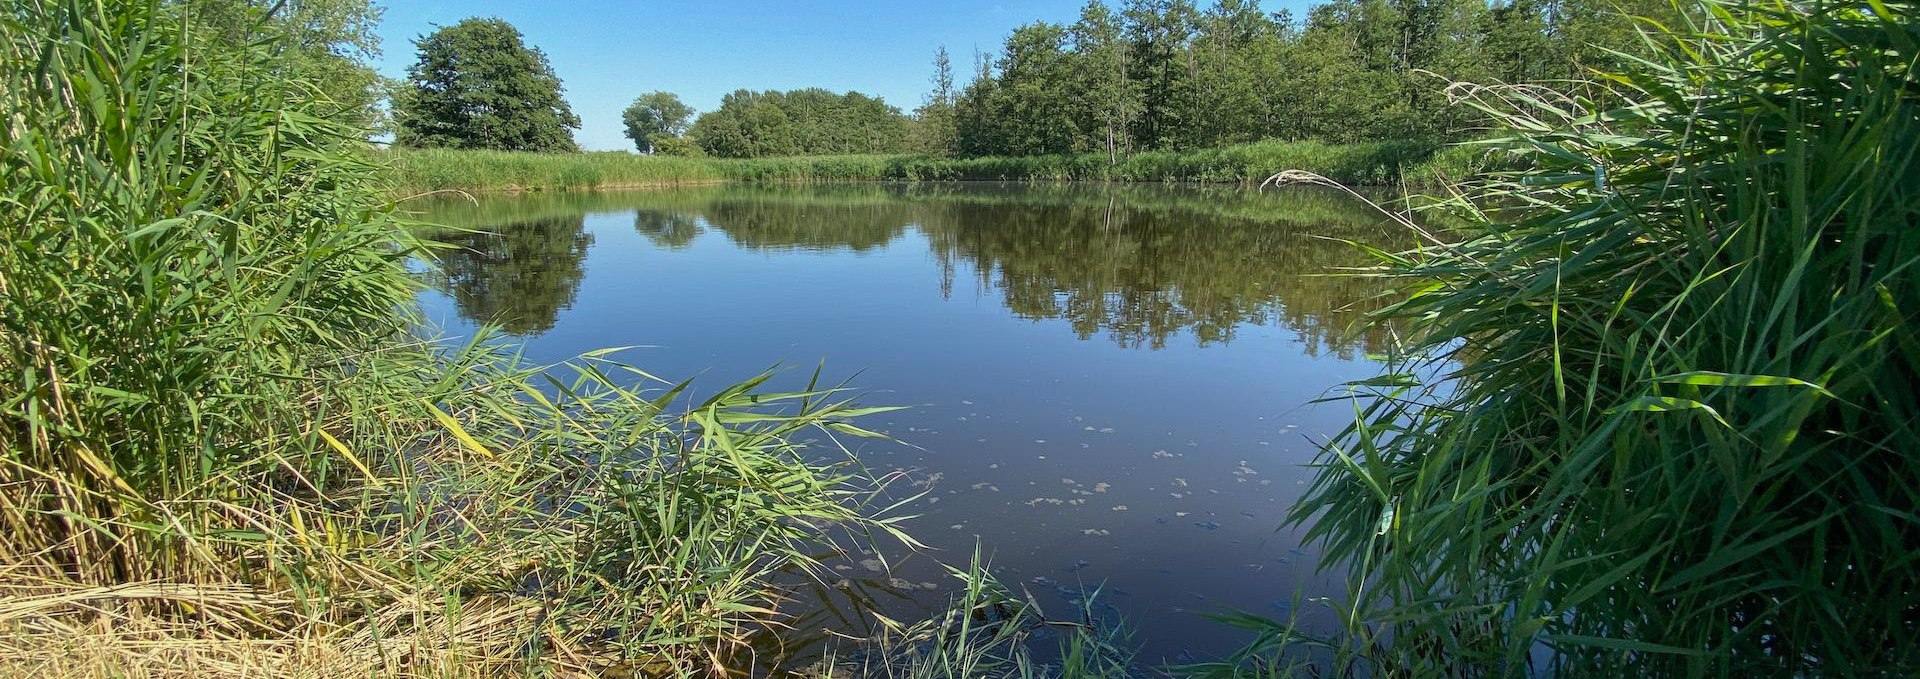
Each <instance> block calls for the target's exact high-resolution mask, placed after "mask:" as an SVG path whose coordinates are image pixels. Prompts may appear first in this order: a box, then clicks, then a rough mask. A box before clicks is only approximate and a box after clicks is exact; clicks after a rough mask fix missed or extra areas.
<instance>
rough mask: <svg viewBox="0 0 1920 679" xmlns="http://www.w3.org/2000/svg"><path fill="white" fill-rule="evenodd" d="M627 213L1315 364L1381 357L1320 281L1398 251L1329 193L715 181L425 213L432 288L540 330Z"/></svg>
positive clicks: (1124, 334)
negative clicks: (616, 218)
mask: <svg viewBox="0 0 1920 679" xmlns="http://www.w3.org/2000/svg"><path fill="white" fill-rule="evenodd" d="M625 210H632V211H634V212H633V214H634V216H633V228H634V231H635V232H636V233H638V234H639V235H641V236H643V237H645V238H646V240H647V241H648V242H649V243H651V244H652V245H653V246H655V247H658V248H661V249H665V250H681V249H685V248H688V247H690V246H692V245H693V244H694V243H695V241H696V240H698V239H699V238H700V237H701V236H702V234H706V233H715V234H718V235H721V236H723V237H724V238H725V239H727V241H730V242H731V243H732V244H734V245H735V246H736V247H740V248H744V249H748V250H758V251H769V252H776V251H810V252H822V253H831V252H851V253H855V254H858V253H865V252H869V251H873V250H876V249H879V248H885V247H888V246H889V245H892V244H895V243H897V242H899V241H901V239H902V237H903V236H904V235H905V234H907V233H908V232H909V231H910V230H911V231H914V232H917V233H918V234H919V235H921V236H922V237H923V238H924V241H925V243H926V247H927V248H928V249H929V255H930V257H931V259H932V260H933V262H934V263H935V265H937V266H939V267H940V268H941V270H942V272H943V274H944V291H946V292H949V293H950V292H951V291H952V289H953V287H954V286H957V285H972V286H976V287H977V289H979V290H987V291H993V293H994V295H995V296H997V297H998V298H999V301H1000V303H1001V304H1002V305H1003V306H1004V307H1005V308H1006V309H1008V310H1009V311H1010V312H1012V313H1013V314H1015V315H1017V316H1019V317H1022V318H1028V319H1036V320H1037V319H1061V320H1065V321H1067V325H1068V327H1070V328H1071V329H1072V330H1073V332H1074V333H1076V334H1077V335H1078V336H1079V337H1080V338H1081V339H1091V338H1093V337H1096V336H1100V337H1104V338H1107V339H1108V340H1110V341H1112V342H1115V343H1117V344H1119V345H1121V346H1125V347H1142V348H1155V349H1157V348H1162V347H1165V346H1166V345H1167V343H1168V342H1170V341H1174V338H1176V337H1179V336H1182V335H1186V336H1190V337H1191V338H1192V340H1191V341H1193V342H1195V343H1198V344H1200V345H1208V344H1214V343H1226V342H1230V341H1232V340H1233V339H1234V336H1235V334H1236V333H1238V332H1240V331H1241V329H1242V328H1244V327H1247V326H1250V325H1259V326H1270V325H1274V324H1275V321H1276V320H1278V321H1280V322H1281V323H1280V324H1283V325H1284V326H1285V327H1287V328H1289V329H1290V330H1292V331H1293V332H1294V333H1296V334H1297V336H1298V338H1299V339H1300V340H1301V341H1302V344H1303V345H1305V346H1306V347H1307V350H1308V351H1309V352H1312V353H1318V352H1331V353H1334V354H1337V355H1340V356H1342V357H1346V356H1351V355H1353V354H1354V353H1355V352H1362V351H1374V350H1377V349H1380V348H1381V342H1382V341H1383V340H1384V336H1383V335H1382V334H1381V332H1382V331H1380V330H1374V331H1372V332H1370V333H1368V334H1363V335H1360V336H1358V337H1349V336H1347V334H1346V330H1347V329H1348V328H1349V326H1350V325H1352V323H1351V322H1352V321H1353V320H1354V319H1355V318H1356V317H1357V313H1358V312H1360V311H1364V310H1365V309H1367V308H1370V307H1371V306H1372V305H1373V304H1375V303H1376V301H1375V299H1374V297H1375V296H1376V295H1378V294H1379V293H1380V292H1381V290H1382V289H1381V287H1380V286H1379V285H1378V284H1377V283H1375V282H1373V281H1368V280H1364V279H1356V278H1352V277H1345V276H1336V275H1330V274H1333V273H1335V272H1337V271H1338V270H1339V269H1341V268H1342V267H1350V266H1356V265H1362V264H1364V263H1365V258H1364V256H1363V255H1361V254H1360V253H1359V252H1358V251H1357V250H1356V249H1355V248H1353V247H1352V246H1351V245H1349V244H1348V243H1345V242H1342V241H1343V240H1358V241H1363V242H1368V243H1372V244H1376V245H1381V246H1387V247H1393V246H1397V245H1401V244H1404V239H1403V238H1401V237H1400V235H1399V234H1396V233H1395V232H1393V231H1392V230H1390V228H1389V227H1388V226H1387V225H1386V224H1385V221H1384V220H1382V219H1380V218H1379V215H1377V214H1374V213H1372V212H1371V211H1370V210H1369V209H1368V208H1366V207H1365V206H1363V205H1360V204H1358V203H1357V202H1356V201H1352V200H1351V199H1349V198H1347V197H1346V196H1343V195H1339V194H1335V193H1332V192H1325V191H1312V190H1289V191H1285V192H1253V191H1248V190H1245V189H1238V188H1218V187H1215V188H1203V189H1191V188H1188V189H1172V188H1162V187H1139V186H1058V185H1053V186H1025V185H1019V186H1005V185H994V186H977V185H958V186H956V185H905V186H903V185H838V186H805V185H775V186H723V187H699V188H683V189H674V190H662V191H644V192H622V193H585V194H550V195H538V196H513V197H493V198H485V199H482V200H480V201H479V202H478V203H472V202H465V201H462V202H459V203H448V204H441V205H436V206H433V207H432V208H430V209H429V210H428V215H427V219H430V220H433V221H436V222H439V223H444V224H448V225H451V226H456V227H462V228H465V229H476V230H480V231H483V232H484V233H457V232H449V233H445V234H442V235H438V236H436V238H437V239H439V240H443V241H445V242H448V243H449V244H451V245H454V246H456V247H454V248H453V249H451V250H449V251H447V252H446V253H445V254H444V255H442V271H443V273H442V274H441V275H440V277H439V279H438V280H437V281H436V282H437V284H438V285H439V287H440V288H441V289H442V290H443V291H445V292H447V293H448V294H449V295H450V296H451V297H452V298H453V299H454V301H455V302H456V304H457V307H458V310H459V313H460V315H461V316H463V317H465V318H467V319H469V320H474V321H494V322H498V323H501V324H502V325H503V326H504V327H505V329H506V330H507V331H508V332H511V333H515V334H520V335H536V334H540V333H543V332H546V331H548V330H550V329H552V328H553V326H554V323H555V321H556V317H557V315H558V314H559V313H560V312H561V311H562V310H564V309H567V308H568V307H570V306H571V305H572V302H573V299H574V294H575V293H574V291H575V289H576V288H577V287H578V285H579V284H580V281H581V278H582V276H583V274H584V269H583V267H582V260H583V259H584V257H585V254H586V250H587V248H588V247H589V246H590V245H591V244H592V242H593V238H592V236H591V234H588V233H585V232H584V231H583V228H582V225H583V220H584V218H585V216H586V215H587V214H589V213H604V212H612V211H625Z"/></svg>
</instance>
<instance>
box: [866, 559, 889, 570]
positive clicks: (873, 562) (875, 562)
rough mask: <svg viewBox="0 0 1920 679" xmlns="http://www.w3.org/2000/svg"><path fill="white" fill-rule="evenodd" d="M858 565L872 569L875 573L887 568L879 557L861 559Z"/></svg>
mask: <svg viewBox="0 0 1920 679" xmlns="http://www.w3.org/2000/svg"><path fill="white" fill-rule="evenodd" d="M860 567H861V568H865V569H867V570H870V571H873V572H875V573H879V572H882V571H885V570H887V564H885V563H884V562H882V561H880V560H879V559H861V560H860Z"/></svg>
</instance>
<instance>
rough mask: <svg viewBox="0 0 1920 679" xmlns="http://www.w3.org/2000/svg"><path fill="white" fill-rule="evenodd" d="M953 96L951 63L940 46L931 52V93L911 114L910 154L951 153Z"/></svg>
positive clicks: (954, 137)
mask: <svg viewBox="0 0 1920 679" xmlns="http://www.w3.org/2000/svg"><path fill="white" fill-rule="evenodd" d="M953 97H954V89H953V60H952V59H951V58H949V57H948V56H947V47H946V46H945V45H941V46H940V48H939V49H938V50H937V51H935V52H934V53H933V92H932V93H930V94H928V95H927V101H926V103H924V104H921V106H920V108H918V109H914V112H913V123H912V128H911V129H912V138H911V142H912V143H911V144H910V146H911V148H912V150H913V151H914V152H916V153H920V154H924V155H928V156H933V157H935V158H946V157H949V156H952V155H953V154H954V153H955V151H956V150H957V147H958V144H959V143H960V139H959V136H960V131H959V130H958V129H956V128H955V127H954V118H953V115H954V113H953Z"/></svg>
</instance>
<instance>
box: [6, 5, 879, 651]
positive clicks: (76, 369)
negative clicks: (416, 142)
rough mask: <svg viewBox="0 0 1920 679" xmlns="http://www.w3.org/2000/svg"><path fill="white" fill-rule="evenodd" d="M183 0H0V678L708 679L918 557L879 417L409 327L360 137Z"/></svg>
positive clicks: (390, 212) (401, 263)
mask: <svg viewBox="0 0 1920 679" xmlns="http://www.w3.org/2000/svg"><path fill="white" fill-rule="evenodd" d="M194 7H195V6H193V5H182V4H176V3H156V2H105V3H96V2H92V1H90V0H29V1H28V2H25V3H22V4H19V5H16V6H15V7H14V8H13V9H12V10H10V11H8V12H5V13H0V53H3V56H0V104H4V107H5V109H6V110H7V111H8V112H9V114H10V116H11V117H10V119H9V122H8V123H7V124H5V125H0V172H3V173H4V177H5V181H4V183H0V216H3V217H4V221H3V222H0V223H4V224H5V225H6V227H5V230H4V231H0V296H4V300H5V302H4V303H0V373H3V374H5V375H7V377H6V379H5V381H4V382H0V604H3V605H0V676H37V677H49V678H60V679H65V678H78V677H116V678H121V677H137V678H143V679H151V678H157V677H206V676H230V677H239V676H363V677H365V676H423V677H424V676H431V677H481V676H501V675H515V676H555V675H560V676H588V675H594V676H599V675H603V674H623V675H632V676H639V675H680V676H695V675H709V674H710V675H722V674H725V673H726V671H727V668H728V667H732V666H739V665H740V662H739V661H738V660H736V656H737V655H739V654H745V653H750V652H751V651H750V650H749V649H748V647H747V644H748V643H749V641H750V636H751V635H752V634H753V633H755V632H756V631H758V630H760V629H762V628H763V627H764V626H765V625H766V624H767V623H768V621H769V620H771V619H773V618H775V617H777V615H778V614H777V613H776V608H777V605H778V604H777V597H778V594H777V593H776V592H774V591H771V589H770V584H769V583H770V582H771V578H773V577H774V576H775V574H776V573H780V572H789V571H795V570H797V571H800V572H816V571H817V570H818V569H820V568H823V567H822V566H821V565H820V564H819V561H818V559H820V558H823V557H822V554H823V553H825V552H826V551H829V550H830V549H831V547H833V546H835V545H840V546H845V547H848V548H851V546H853V545H869V544H873V543H874V542H875V541H881V540H895V539H897V540H899V541H902V542H905V543H906V544H908V545H912V544H914V543H913V542H912V541H911V539H910V538H908V537H906V536H905V535H904V534H901V533H899V532H898V531H897V529H895V527H894V526H893V525H892V523H891V522H889V521H888V520H887V519H885V518H884V517H886V516H887V507H883V506H877V505H876V504H875V503H876V502H877V500H878V498H879V495H878V493H880V492H881V491H882V490H883V489H884V488H885V486H887V485H888V483H889V481H890V477H888V476H884V475H875V474H871V473H869V472H868V471H867V470H865V469H864V468H863V467H861V466H860V465H859V464H858V462H857V461H856V460H854V459H852V457H851V455H850V454H847V453H846V452H845V451H844V450H842V449H840V448H838V447H837V445H835V444H833V443H831V441H832V440H833V438H834V437H848V436H852V437H860V436H874V434H872V433H871V432H867V431H865V430H862V429H859V428H858V427H857V426H855V425H854V424H852V423H851V420H852V419H854V418H857V417H859V416H861V415H864V414H870V413H874V412H880V411H884V410H886V409H884V408H880V409H874V408H860V407H857V406H854V405H853V404H851V403H848V402H847V401H846V396H845V395H843V394H841V393H840V392H839V391H838V390H836V389H834V388H832V387H831V386H829V385H820V384H809V385H808V386H807V387H806V388H804V389H802V390H799V391H788V392H779V393H775V392H772V391H771V390H769V389H766V388H765V385H766V380H767V379H768V377H766V376H762V377H760V378H757V379H753V380H749V381H747V382H744V383H741V384H736V385H731V386H723V387H722V386H718V385H703V386H705V387H706V389H703V390H702V391H701V393H710V394H711V396H707V397H705V398H704V399H701V400H690V399H685V398H682V394H684V393H686V391H687V390H688V388H689V387H688V384H687V383H671V382H661V381H659V380H657V379H654V378H651V377H650V376H648V375H647V374H645V373H643V372H640V371H639V370H637V369H635V368H631V367H628V366H625V365H622V364H620V363H618V362H617V361H616V360H615V359H614V357H613V356H611V354H612V353H613V352H611V351H600V352H593V353H589V354H587V355H584V356H582V357H580V358H578V359H576V360H573V361H569V362H567V363H564V364H561V365H552V366H540V365H529V364H528V363H527V362H526V361H524V360H522V358H521V357H520V356H519V355H518V354H517V353H515V352H514V351H512V350H511V349H510V348H508V346H509V345H507V344H506V343H501V342H493V341H491V340H490V336H489V334H488V333H487V332H482V333H479V336H477V337H475V338H473V339H472V340H470V341H468V342H467V343H464V344H449V343H446V342H444V341H441V340H439V339H437V338H435V337H432V336H420V335H417V334H416V333H417V332H419V330H418V329H419V328H422V327H424V324H423V323H422V321H421V319H420V318H419V317H418V315H417V311H416V307H415V297H416V294H417V293H418V291H419V290H420V289H421V285H422V282H421V281H420V280H419V277H417V276H415V275H414V274H413V273H412V272H411V271H409V269H408V266H407V261H408V260H409V259H410V258H414V257H417V256H421V255H425V254H430V252H431V246H429V245H427V244H425V243H423V242H421V241H418V240H415V239H414V238H413V237H412V236H411V235H409V233H408V230H407V229H405V228H403V227H402V225H401V221H400V219H399V218H398V217H397V215H396V214H395V212H394V206H393V204H392V201H391V200H390V198H389V189H390V187H389V186H388V185H387V184H386V183H385V181H384V178H383V176H382V174H381V172H380V166H379V165H378V164H377V163H375V162H371V161H370V159H371V158H372V153H373V151H372V149H371V148H369V144H368V143H367V142H366V141H365V140H366V139H367V136H368V131H367V128H366V127H365V126H364V124H363V123H362V122H361V121H359V120H356V119H354V118H352V117H351V116H350V115H347V114H348V113H351V110H350V109H348V110H345V111H343V109H342V107H340V106H338V105H335V104H334V103H333V102H332V101H330V100H328V99H327V98H325V97H324V96H317V95H316V92H317V91H318V90H317V88H315V87H313V86H312V83H309V82H306V81H303V80H300V79H299V78H296V77H293V76H292V75H291V73H290V70H289V63H288V61H286V59H287V54H288V53H287V52H286V51H284V50H282V49H281V48H282V47H283V46H285V45H287V44H288V41H287V38H286V36H285V35H282V34H279V33H277V32H276V31H275V27H274V25H273V24H272V23H271V22H254V21H251V20H249V21H248V22H246V23H244V24H242V26H243V27H244V30H236V31H234V32H226V31H222V30H218V29H219V26H218V25H209V24H208V23H206V22H207V20H206V19H204V18H202V17H197V16H196V15H194V14H193V13H192V12H191V9H193V8H194ZM76 101H79V102H93V103H94V105H85V106H74V105H72V104H73V102H76ZM816 379H817V375H816Z"/></svg>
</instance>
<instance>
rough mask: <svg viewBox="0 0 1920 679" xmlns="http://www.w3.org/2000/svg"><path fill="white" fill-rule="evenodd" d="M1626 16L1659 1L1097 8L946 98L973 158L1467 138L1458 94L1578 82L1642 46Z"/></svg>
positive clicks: (1014, 47) (1011, 51) (985, 68)
mask: <svg viewBox="0 0 1920 679" xmlns="http://www.w3.org/2000/svg"><path fill="white" fill-rule="evenodd" d="M1629 15H1642V16H1651V17H1656V18H1659V19H1661V20H1662V21H1668V22H1670V20H1671V19H1672V18H1673V17H1674V16H1676V14H1675V12H1674V11H1673V9H1672V8H1671V7H1670V6H1668V5H1667V4H1666V3H1665V2H1663V1H1662V0H1632V1H1630V2H1627V3H1620V2H1617V1H1616V0H1560V1H1555V2H1540V1H1535V0H1519V1H1517V2H1513V3H1500V4H1497V5H1496V6H1489V5H1488V4H1487V3H1485V2H1481V1H1480V0H1333V1H1332V2H1327V3H1322V4H1318V5H1315V6H1314V7H1313V8H1312V9H1311V10H1309V11H1308V12H1307V14H1306V16H1305V17H1303V18H1302V20H1299V21H1296V20H1295V18H1294V17H1293V16H1292V15H1290V14H1288V13H1286V12H1280V13H1277V14H1268V13H1266V12H1264V11H1262V10H1261V8H1260V6H1259V4H1258V2H1257V1H1256V0H1217V1H1216V2H1215V3H1214V4H1212V5H1211V6H1208V7H1206V8H1204V9H1203V8H1201V7H1199V6H1197V5H1196V4H1195V3H1194V2H1193V1H1192V0H1130V1H1129V2H1126V3H1124V5H1122V6H1121V8H1120V11H1118V12H1115V11H1114V10H1113V9H1111V8H1109V7H1108V6H1107V5H1106V4H1105V3H1103V2H1101V1H1100V0H1090V2H1088V4H1087V6H1086V7H1085V8H1084V9H1083V10H1082V11H1081V14H1080V17H1079V20H1078V21H1077V22H1076V23H1075V24H1074V25H1073V26H1071V27H1060V26H1053V25H1048V24H1033V25H1029V26H1024V27H1021V28H1020V29H1018V30H1016V31H1014V32H1013V33H1012V35H1010V36H1009V37H1008V38H1007V40H1006V43H1005V46H1004V47H1003V48H1002V50H1001V52H1000V54H999V55H998V57H997V58H983V59H982V61H981V63H980V68H979V69H978V74H977V76H976V77H975V78H974V79H973V81H972V82H971V83H969V84H968V85H967V86H966V87H965V88H964V89H963V90H962V91H961V92H960V93H959V95H958V96H956V97H954V98H953V101H954V102H955V113H954V115H955V116H956V118H957V119H956V120H955V123H954V125H955V129H956V130H957V134H958V137H959V138H958V139H957V140H956V144H955V148H957V149H958V150H959V152H960V153H962V154H963V155H970V156H1020V155H1034V154H1064V153H1084V152H1089V151H1096V150H1104V151H1106V152H1107V154H1108V156H1109V162H1110V163H1118V162H1120V161H1119V157H1120V156H1122V155H1124V154H1128V153H1133V152H1139V151H1165V150H1190V149H1203V148H1211V147H1220V146H1228V145H1232V144H1240V143H1248V142H1253V141H1258V140H1262V139H1282V140H1293V141H1299V140H1313V141H1321V142H1332V143H1347V142H1360V141H1381V140H1399V139H1437V140H1454V139H1464V138H1471V137H1473V136H1474V135H1475V134H1476V132H1475V131H1476V130H1478V129H1481V128H1483V127H1484V126H1485V125H1486V123H1487V119H1486V118H1484V117H1482V116H1478V115H1475V114H1473V112H1472V111H1471V110H1470V109H1464V108H1461V107H1454V106H1450V105H1449V102H1448V98H1447V97H1446V95H1445V92H1444V90H1445V88H1446V86H1447V85H1448V84H1449V83H1450V82H1454V81H1459V80H1473V81H1481V82H1485V81H1490V80H1492V81H1505V82H1537V81H1547V80H1565V79H1568V78H1583V77H1585V76H1586V75H1587V73H1588V69H1591V68H1595V67H1604V66H1610V65H1615V64H1617V63H1620V62H1619V59H1621V58H1622V57H1620V56H1619V54H1618V52H1625V53H1627V54H1637V53H1640V52H1642V51H1644V50H1643V47H1642V44H1641V43H1640V42H1639V41H1638V40H1637V39H1635V37H1634V34H1633V32H1632V30H1631V21H1630V20H1629V19H1627V16H1629Z"/></svg>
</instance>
